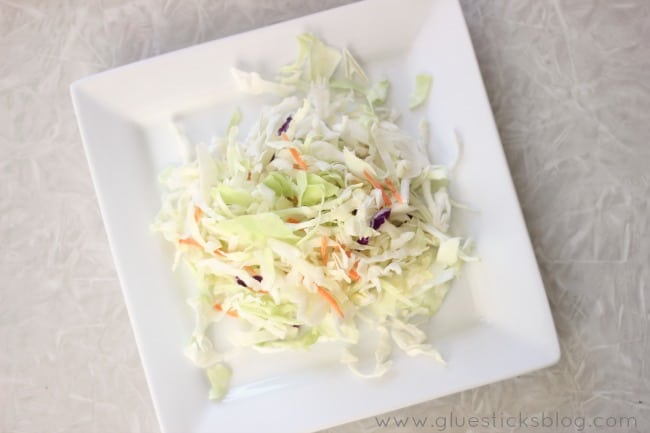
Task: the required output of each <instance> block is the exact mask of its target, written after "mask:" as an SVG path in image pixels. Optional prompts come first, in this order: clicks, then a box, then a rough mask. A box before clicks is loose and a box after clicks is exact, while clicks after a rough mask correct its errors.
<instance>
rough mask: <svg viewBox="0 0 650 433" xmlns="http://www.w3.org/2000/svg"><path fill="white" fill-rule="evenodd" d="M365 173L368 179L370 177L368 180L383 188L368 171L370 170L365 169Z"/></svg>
mask: <svg viewBox="0 0 650 433" xmlns="http://www.w3.org/2000/svg"><path fill="white" fill-rule="evenodd" d="M363 175H364V176H365V177H366V179H368V182H370V184H371V185H372V186H373V187H375V188H377V189H383V188H382V186H381V184H380V183H379V181H378V180H377V179H375V178H374V176H373V175H372V174H370V173H369V172H368V170H364V172H363Z"/></svg>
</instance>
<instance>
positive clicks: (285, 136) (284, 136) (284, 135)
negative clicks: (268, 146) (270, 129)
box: [282, 132, 291, 141]
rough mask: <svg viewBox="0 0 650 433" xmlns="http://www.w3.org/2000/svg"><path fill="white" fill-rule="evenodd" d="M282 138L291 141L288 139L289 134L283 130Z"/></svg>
mask: <svg viewBox="0 0 650 433" xmlns="http://www.w3.org/2000/svg"><path fill="white" fill-rule="evenodd" d="M282 139H283V140H284V141H291V140H289V136H288V135H287V133H286V132H283V133H282Z"/></svg>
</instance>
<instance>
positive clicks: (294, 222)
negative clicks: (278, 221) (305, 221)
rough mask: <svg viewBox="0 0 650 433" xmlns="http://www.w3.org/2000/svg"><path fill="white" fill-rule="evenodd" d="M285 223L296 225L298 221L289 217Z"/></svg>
mask: <svg viewBox="0 0 650 433" xmlns="http://www.w3.org/2000/svg"><path fill="white" fill-rule="evenodd" d="M287 222H288V223H291V224H298V223H299V222H300V221H298V220H297V219H295V218H291V217H289V218H287Z"/></svg>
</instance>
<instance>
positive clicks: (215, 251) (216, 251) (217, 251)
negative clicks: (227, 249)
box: [212, 248, 225, 257]
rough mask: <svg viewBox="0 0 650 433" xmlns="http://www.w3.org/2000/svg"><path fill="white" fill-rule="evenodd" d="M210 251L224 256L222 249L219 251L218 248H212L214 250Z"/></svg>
mask: <svg viewBox="0 0 650 433" xmlns="http://www.w3.org/2000/svg"><path fill="white" fill-rule="evenodd" d="M212 252H213V253H215V254H216V255H218V256H221V257H224V256H225V254H224V253H223V251H221V250H220V249H219V248H217V249H216V250H214V251H212Z"/></svg>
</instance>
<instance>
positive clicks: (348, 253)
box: [338, 244, 352, 257]
mask: <svg viewBox="0 0 650 433" xmlns="http://www.w3.org/2000/svg"><path fill="white" fill-rule="evenodd" d="M338 247H339V250H341V251H342V252H344V253H345V255H346V256H348V257H350V256H351V255H352V252H351V251H350V250H348V249H347V248H345V247H344V246H343V245H341V244H338Z"/></svg>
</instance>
